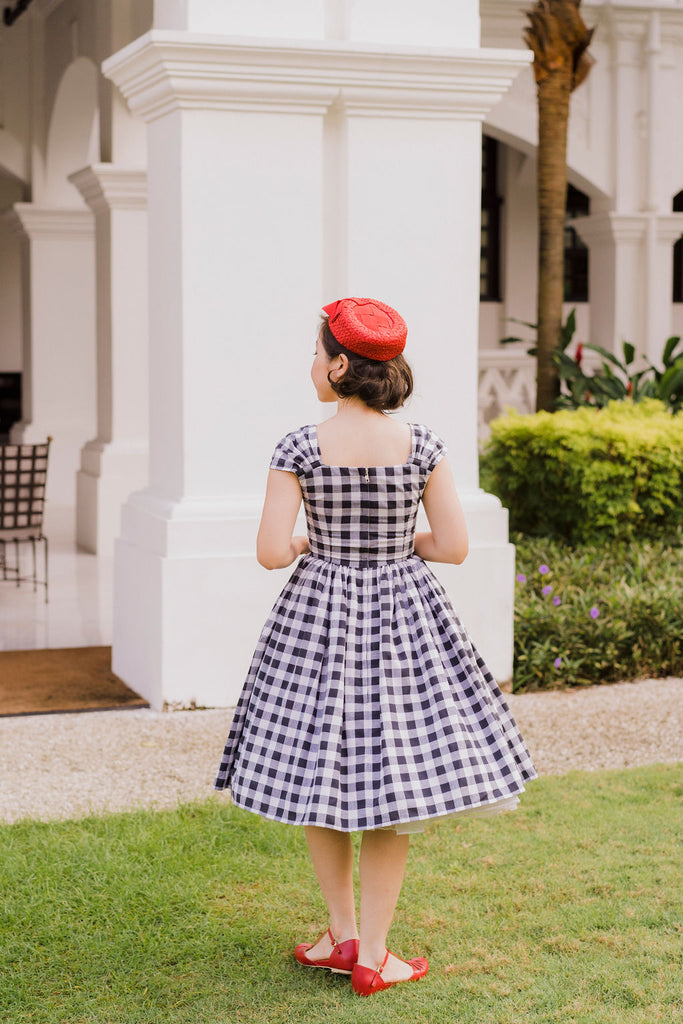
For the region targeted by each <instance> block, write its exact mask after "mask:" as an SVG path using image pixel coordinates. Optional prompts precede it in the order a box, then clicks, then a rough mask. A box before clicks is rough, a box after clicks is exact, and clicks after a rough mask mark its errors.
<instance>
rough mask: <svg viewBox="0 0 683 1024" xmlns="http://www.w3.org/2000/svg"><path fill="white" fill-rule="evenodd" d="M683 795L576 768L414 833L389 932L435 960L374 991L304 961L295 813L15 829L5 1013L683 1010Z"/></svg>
mask: <svg viewBox="0 0 683 1024" xmlns="http://www.w3.org/2000/svg"><path fill="white" fill-rule="evenodd" d="M682 793H683V766H681V765H668V766H662V765H658V766H652V767H647V768H637V769H632V770H629V771H620V772H594V773H586V772H574V773H571V774H569V775H567V776H563V777H546V778H543V779H540V780H538V781H536V782H534V783H532V784H531V785H530V787H529V790H528V792H527V794H526V795H525V797H524V799H523V802H522V805H521V807H520V808H519V810H517V811H516V812H515V813H514V814H508V815H504V816H502V817H500V818H498V819H493V820H490V821H470V822H468V821H462V822H460V823H458V822H455V821H452V822H449V823H446V824H443V825H440V826H438V827H437V828H434V829H432V830H430V831H428V832H427V833H426V834H425V835H424V836H420V837H417V838H415V839H414V840H413V842H412V849H411V857H410V862H409V869H408V875H407V879H406V884H405V886H404V890H403V893H402V895H401V900H400V904H399V910H398V913H397V919H396V924H395V925H394V928H393V931H392V934H391V937H390V938H391V945H392V948H394V949H395V950H396V951H397V952H399V953H401V954H402V955H404V956H415V955H427V956H428V957H429V958H430V963H431V970H430V973H429V975H428V976H427V978H426V979H425V980H424V981H421V982H418V983H417V984H414V985H403V986H399V987H397V988H394V989H391V990H390V991H388V992H384V993H380V994H379V995H377V996H373V997H372V998H370V999H359V998H358V997H356V996H354V995H353V993H352V991H351V987H350V983H349V981H348V979H346V978H343V977H341V976H335V975H329V974H328V973H327V972H323V971H313V970H310V969H306V968H302V967H300V966H299V965H298V964H297V963H296V962H295V961H294V958H293V956H292V949H293V947H294V945H295V944H296V943H297V942H300V941H303V940H308V941H312V940H313V939H314V938H315V936H316V934H317V933H318V932H319V931H320V930H322V928H323V927H324V925H325V919H324V913H323V907H322V903H321V900H320V897H319V895H318V892H317V889H316V887H315V885H314V882H313V878H312V872H311V868H310V866H309V862H308V857H307V853H306V844H305V840H304V835H303V832H302V830H300V829H294V828H290V827H288V826H282V825H275V824H269V823H265V822H262V821H260V820H259V819H258V818H256V817H254V816H253V815H249V814H246V813H244V812H241V811H237V810H235V809H234V808H231V807H230V806H229V805H228V804H227V802H225V801H223V800H213V799H210V800H208V801H207V802H206V803H202V804H194V805H188V806H183V807H180V808H178V810H176V811H169V812H157V813H147V812H139V813H131V814H121V815H111V816H106V817H99V818H98V817H94V818H87V819H84V820H82V821H77V822H63V823H51V824H41V823H35V822H23V823H18V824H15V825H9V826H4V827H2V828H0V844H1V845H0V851H1V855H0V880H1V885H2V914H1V917H0V1020H2V1021H3V1022H5V1021H6V1022H11V1024H25V1022H29V1021H31V1022H37V1024H55V1022H65V1024H66V1022H68V1024H86V1022H87V1024H147V1022H155V1024H157V1022H158V1024H162V1022H163V1024H181V1022H182V1024H217V1022H229V1024H236V1022H249V1024H266V1022H267V1024H285V1022H290V1021H291V1022H294V1021H296V1022H301V1024H319V1022H324V1024H327V1022H330V1024H332V1022H335V1024H347V1022H348V1024H351V1022H356V1021H363V1022H368V1024H379V1022H382V1024H384V1022H387V1024H388V1022H392V1024H393V1022H396V1021H410V1022H443V1021H446V1022H450V1021H453V1022H457V1024H655V1022H657V1021H662V1022H666V1024H674V1022H676V1021H683V1004H682V1003H681V1001H680V999H681V992H682V991H683V983H682V977H681V939H682V931H683V924H682V908H681V897H682V895H683V894H682V892H681V863H680V840H681V827H680V826H681V815H680V809H681V795H682Z"/></svg>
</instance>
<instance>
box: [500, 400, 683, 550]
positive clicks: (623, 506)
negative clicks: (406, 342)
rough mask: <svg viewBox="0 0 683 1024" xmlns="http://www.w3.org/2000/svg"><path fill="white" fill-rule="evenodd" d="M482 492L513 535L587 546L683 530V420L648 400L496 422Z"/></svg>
mask: <svg viewBox="0 0 683 1024" xmlns="http://www.w3.org/2000/svg"><path fill="white" fill-rule="evenodd" d="M481 466H482V483H483V485H484V486H485V487H486V489H487V490H491V491H493V493H494V494H497V495H498V497H499V498H500V499H501V501H502V502H503V505H504V506H505V507H506V508H508V509H509V510H510V524H511V528H512V529H513V530H518V531H521V532H523V533H525V534H530V535H542V536H555V537H563V538H565V539H566V540H569V541H572V542H577V541H589V540H597V539H600V538H606V539H614V538H617V539H622V540H629V539H631V538H635V537H656V536H667V535H671V534H674V533H675V532H676V530H677V529H678V528H679V527H680V526H681V525H682V524H683V501H682V492H683V413H679V414H677V415H675V416H674V415H672V414H671V413H669V412H667V411H666V409H665V407H664V406H663V405H662V404H661V403H660V402H657V401H655V400H653V399H645V400H643V401H642V402H640V403H639V404H638V405H634V404H633V403H631V402H610V403H609V405H608V406H606V407H605V408H604V409H594V408H581V409H577V410H563V411H561V412H555V413H547V412H540V413H534V414H531V415H519V414H518V413H515V412H510V413H508V414H506V415H505V416H501V417H499V418H498V419H496V420H494V421H493V422H492V424H491V437H490V439H489V442H488V444H487V447H486V450H485V452H484V455H483V456H482V460H481Z"/></svg>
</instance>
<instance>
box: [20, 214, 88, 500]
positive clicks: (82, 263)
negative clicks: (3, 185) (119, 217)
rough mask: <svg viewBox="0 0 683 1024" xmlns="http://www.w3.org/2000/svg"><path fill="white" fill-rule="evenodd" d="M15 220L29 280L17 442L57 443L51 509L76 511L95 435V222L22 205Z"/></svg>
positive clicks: (52, 453) (52, 458)
mask: <svg viewBox="0 0 683 1024" xmlns="http://www.w3.org/2000/svg"><path fill="white" fill-rule="evenodd" d="M11 219H12V220H13V223H14V225H15V228H17V229H18V230H20V231H21V233H22V235H23V237H24V274H25V283H24V301H25V310H24V359H23V378H22V381H23V419H22V420H21V422H20V423H17V424H15V426H14V428H13V430H12V435H11V439H12V441H13V442H24V443H26V444H33V443H36V442H38V441H44V440H45V438H46V437H47V436H48V435H51V436H52V438H53V439H54V440H53V444H52V447H51V449H50V466H49V468H48V475H47V492H46V493H47V501H48V508H49V507H50V506H57V505H59V506H68V507H71V508H73V506H74V504H75V482H76V470H77V469H78V459H79V452H80V448H81V446H82V445H83V443H84V442H85V440H86V439H87V438H88V437H89V436H91V435H92V434H93V432H94V429H95V280H94V265H95V261H94V254H93V246H94V231H93V216H92V214H91V212H90V211H89V210H78V209H42V208H40V207H35V206H33V205H32V204H31V203H16V204H15V205H14V207H13V214H12V217H11Z"/></svg>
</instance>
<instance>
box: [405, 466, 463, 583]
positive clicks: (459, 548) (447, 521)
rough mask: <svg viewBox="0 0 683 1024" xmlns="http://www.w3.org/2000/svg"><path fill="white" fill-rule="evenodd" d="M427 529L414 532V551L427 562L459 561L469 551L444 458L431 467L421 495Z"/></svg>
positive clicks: (458, 502) (459, 508) (461, 517)
mask: <svg viewBox="0 0 683 1024" xmlns="http://www.w3.org/2000/svg"><path fill="white" fill-rule="evenodd" d="M422 504H423V505H424V510H425V512H426V513H427V519H428V520H429V525H430V526H431V528H432V529H431V532H430V533H416V534H415V554H416V555H419V556H420V558H424V559H425V560H426V561H429V562H453V563H455V565H460V563H461V562H464V561H465V558H466V557H467V552H468V551H469V541H468V539H467V526H466V525H465V515H464V513H463V510H462V505H461V504H460V499H459V498H458V494H457V491H456V489H455V484H454V482H453V474H452V473H451V467H450V466H449V464H448V460H447V459H445V458H444V459H441V461H440V462H438V463H437V464H436V466H435V467H434V469H433V470H432V472H431V474H430V477H429V480H428V481H427V486H426V487H425V489H424V493H423V495H422Z"/></svg>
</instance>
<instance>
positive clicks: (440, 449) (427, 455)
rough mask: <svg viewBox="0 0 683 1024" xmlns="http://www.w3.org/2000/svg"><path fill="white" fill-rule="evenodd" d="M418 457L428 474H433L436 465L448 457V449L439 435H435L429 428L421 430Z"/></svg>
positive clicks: (421, 427) (421, 428)
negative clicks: (445, 456)
mask: <svg viewBox="0 0 683 1024" xmlns="http://www.w3.org/2000/svg"><path fill="white" fill-rule="evenodd" d="M419 435H420V436H419V445H418V455H419V461H420V465H421V466H422V468H423V469H424V470H426V472H428V473H431V471H432V470H433V469H434V467H435V466H436V465H438V463H439V462H441V460H442V459H443V457H444V455H446V453H447V451H448V448H447V447H446V445H445V443H444V442H443V441H442V440H441V438H440V437H439V435H438V434H435V433H434V431H433V430H430V429H429V427H423V426H420V428H419Z"/></svg>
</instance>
